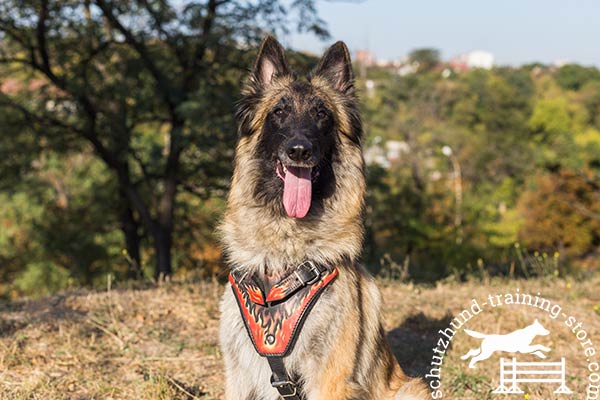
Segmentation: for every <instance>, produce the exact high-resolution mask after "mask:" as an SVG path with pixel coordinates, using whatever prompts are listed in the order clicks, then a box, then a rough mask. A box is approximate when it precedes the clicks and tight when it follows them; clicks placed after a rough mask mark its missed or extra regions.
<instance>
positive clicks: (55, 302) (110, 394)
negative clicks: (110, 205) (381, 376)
mask: <svg viewBox="0 0 600 400" xmlns="http://www.w3.org/2000/svg"><path fill="white" fill-rule="evenodd" d="M599 283H600V279H598V278H594V279H589V280H587V281H585V282H575V281H567V280H560V279H555V278H544V279H536V280H527V281H507V280H493V279H492V280H491V281H489V282H487V283H486V284H483V283H481V282H479V281H472V282H467V283H461V284H459V283H453V282H447V283H441V284H438V285H436V286H429V287H427V286H415V285H410V284H408V285H407V284H399V283H394V282H389V281H380V286H381V289H382V292H383V295H384V299H385V300H384V301H385V303H384V310H383V311H384V316H385V327H386V329H387V330H388V339H389V340H390V342H391V343H392V346H393V348H394V351H395V353H396V355H397V357H398V359H399V360H400V363H401V365H402V366H403V367H404V369H405V370H406V371H407V372H408V373H410V374H412V375H421V376H422V375H424V374H426V373H427V372H428V371H429V370H430V368H431V365H430V362H431V357H432V355H433V353H432V348H433V347H435V345H436V342H437V340H438V334H437V332H438V330H440V329H445V328H446V327H448V324H449V322H450V320H451V318H452V317H454V316H456V315H457V314H458V313H460V312H461V311H462V310H463V309H464V308H466V307H467V306H469V305H470V304H471V299H473V298H475V299H477V300H478V301H480V302H481V301H485V298H486V297H487V296H488V295H489V294H500V293H514V292H515V290H516V289H517V288H519V289H520V291H521V292H522V293H525V292H528V293H533V294H535V293H537V292H538V291H539V292H540V293H541V294H542V296H544V297H546V298H547V299H550V300H551V301H552V302H553V303H556V304H560V306H561V307H562V311H563V312H565V313H567V314H568V315H572V316H574V317H575V318H577V320H578V321H582V322H583V328H585V330H586V332H587V334H588V335H589V336H590V337H591V338H592V340H593V339H594V338H599V337H600V335H599V334H600V319H599V318H600V317H599V315H598V313H599V311H598V305H599V304H600V291H598V290H597V287H598V284H599ZM222 290H223V287H222V286H221V285H219V284H217V283H209V282H201V283H172V284H169V285H165V286H162V287H153V288H145V289H135V290H134V289H113V290H110V291H105V292H86V291H77V292H71V293H66V294H62V295H58V296H53V297H49V298H44V299H40V300H22V301H15V302H12V303H8V304H4V305H2V306H0V398H1V399H45V400H46V399H48V400H50V399H73V400H75V399H77V400H83V399H107V400H108V399H115V400H116V399H136V400H137V399H175V400H177V399H202V400H213V399H221V398H223V376H222V359H221V355H220V352H219V348H218V318H219V312H218V301H219V297H220V295H221V292H222ZM535 318H537V319H539V320H540V322H541V323H542V324H543V325H544V326H545V327H546V328H547V329H549V330H550V331H551V335H549V336H547V337H538V338H537V339H536V341H535V343H541V344H545V345H547V346H549V347H551V348H552V349H553V350H552V352H550V353H549V356H548V360H551V361H554V360H555V359H560V357H561V356H564V357H566V359H567V366H568V369H567V384H568V386H569V387H570V388H571V389H572V390H573V391H574V392H575V393H578V394H577V395H575V394H574V395H573V397H570V396H567V395H560V396H559V395H554V394H553V392H552V391H553V389H554V387H553V386H552V385H550V384H539V383H537V384H528V386H523V388H525V389H527V392H528V394H529V396H530V397H529V398H530V399H543V400H549V399H554V398H557V399H567V398H584V397H585V396H584V395H583V394H582V393H585V390H586V385H587V375H588V374H587V372H586V371H587V370H586V369H587V361H586V357H585V356H584V355H583V350H582V346H581V344H580V342H579V341H578V340H577V338H576V337H575V335H574V333H573V332H572V331H571V330H570V329H569V328H568V327H566V326H565V325H564V322H563V321H562V320H561V318H557V319H552V318H551V317H550V316H549V314H548V313H547V312H546V311H543V310H540V309H536V308H532V307H528V306H522V305H521V306H517V305H506V306H503V307H497V308H493V309H486V310H485V312H482V313H481V314H479V315H477V316H475V317H474V318H473V319H471V320H469V321H468V322H467V323H466V325H465V326H466V327H467V328H468V329H472V330H477V331H481V332H486V333H507V332H510V331H512V330H514V329H517V328H522V327H524V326H526V325H528V324H529V323H531V322H533V319H535ZM478 345H479V341H477V340H476V339H473V338H471V337H470V336H468V335H466V334H465V333H464V332H462V331H458V332H457V333H456V335H455V337H454V339H453V340H452V342H451V345H450V348H449V350H447V352H446V354H445V357H444V362H443V366H442V385H443V392H444V395H445V396H444V398H449V399H492V398H493V399H502V398H506V399H521V398H524V396H523V395H511V396H504V397H503V396H500V395H492V394H491V391H492V390H493V389H494V388H495V387H496V386H497V385H498V360H499V357H498V356H497V355H494V356H493V357H492V358H490V359H488V360H486V361H483V362H481V363H480V364H479V365H478V368H477V369H475V370H472V369H469V368H467V364H466V362H465V361H462V360H460V358H459V357H460V356H461V355H462V354H465V353H466V352H467V351H468V350H469V349H470V348H473V347H477V346H478ZM598 349H599V350H600V342H598ZM505 356H506V355H505ZM528 357H529V358H528ZM530 358H531V356H519V359H520V360H521V359H524V360H525V359H530ZM531 360H533V361H535V360H536V359H535V357H534V359H531Z"/></svg>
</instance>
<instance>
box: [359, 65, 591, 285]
mask: <svg viewBox="0 0 600 400" xmlns="http://www.w3.org/2000/svg"><path fill="white" fill-rule="evenodd" d="M597 72H598V71H597V70H595V69H593V68H592V69H586V68H579V67H578V68H574V67H573V68H567V69H561V70H558V71H552V70H549V69H543V68H542V67H540V66H538V67H536V68H529V67H523V68H516V69H515V68H498V69H492V70H483V69H477V70H472V71H467V72H462V73H456V74H451V75H450V76H449V77H447V78H444V77H442V76H441V74H436V73H433V72H431V71H430V72H425V71H419V72H417V73H416V74H414V75H408V76H405V77H397V76H394V75H391V74H390V75H387V76H386V75H384V74H382V72H381V71H377V72H376V73H375V74H373V75H369V76H368V78H369V79H373V80H375V83H376V85H375V90H374V91H372V92H371V93H369V96H367V97H366V104H365V112H364V115H365V116H366V118H365V120H366V121H365V125H366V129H367V133H368V135H369V136H368V138H367V143H368V146H370V147H371V149H369V150H368V151H367V153H370V152H373V149H374V148H379V149H380V150H379V151H380V152H383V153H386V152H387V151H388V149H387V148H386V143H389V142H390V141H396V142H401V143H403V146H404V149H405V150H403V151H402V152H401V153H400V154H399V155H396V158H395V159H391V160H388V162H389V166H388V165H386V166H385V168H377V167H373V166H372V167H371V168H370V173H369V175H368V177H369V188H370V193H369V197H368V207H367V215H368V219H367V223H368V228H367V232H368V236H367V243H366V244H367V251H366V253H365V256H366V259H367V260H368V264H369V265H370V266H371V268H372V269H373V270H375V271H377V270H378V269H380V268H382V267H383V268H384V270H385V271H388V270H390V268H392V267H393V266H395V268H396V269H398V268H400V270H401V271H402V272H403V273H404V269H406V268H407V269H408V275H409V276H410V277H411V278H413V279H427V280H430V279H435V278H439V277H441V276H444V275H448V274H454V275H456V276H459V277H462V276H465V275H468V274H470V273H471V272H470V271H472V272H474V271H478V270H479V272H477V274H478V275H480V274H481V273H480V272H481V270H484V271H487V272H486V273H488V272H493V273H502V274H509V273H510V274H512V273H517V274H523V275H524V274H529V275H532V274H534V273H535V274H542V275H545V274H547V272H548V271H545V268H542V269H544V271H541V270H540V268H541V267H540V265H546V264H547V263H546V261H545V259H543V256H542V255H543V254H546V255H547V254H559V255H560V256H559V257H560V264H561V265H562V266H563V268H565V269H568V268H580V269H590V268H593V265H594V260H596V262H597V260H598V259H599V258H600V251H599V247H598V246H599V245H600V225H599V223H600V212H599V210H598V206H597V204H600V185H599V184H598V182H600V180H599V177H600V151H599V150H600V132H599V130H598V128H597V118H596V115H597V111H598V106H599V104H600V103H599V99H600V97H599V90H600V86H598V85H597V83H596V81H594V80H593V79H595V78H594V77H595V76H596V73H597ZM571 73H573V74H574V75H577V76H576V78H577V79H576V80H577V82H580V83H581V84H580V85H578V86H577V87H575V86H574V84H573V83H571V84H568V85H567V84H566V83H565V82H566V77H567V76H568V75H569V74H571ZM574 81H575V78H574V77H573V82H574ZM574 89H578V91H575V90H574ZM443 146H449V147H450V149H451V153H449V155H448V154H446V155H444V154H443V153H442V151H441V149H442V147H443ZM458 168H459V169H460V171H458V170H457V169H458ZM457 174H458V175H457ZM457 179H458V181H459V182H460V186H456V185H457ZM457 196H460V203H458V201H459V200H458V197H457ZM515 243H521V244H522V245H523V246H524V247H521V248H520V252H519V253H518V254H517V253H516V252H515V251H514V244H515ZM525 247H526V248H527V249H530V250H529V252H531V254H533V253H534V252H536V251H539V254H542V255H540V256H539V257H537V256H533V255H531V254H530V253H529V252H527V251H525V250H524V248H525ZM540 257H541V259H542V261H544V262H541V261H540V260H538V258H540ZM550 258H551V259H552V260H551V261H552V263H551V264H552V266H554V265H555V263H556V262H558V259H554V258H552V257H550ZM550 258H549V259H550ZM523 260H525V261H523ZM528 260H529V261H528ZM522 264H523V265H525V267H523V266H522ZM515 265H517V266H521V268H517V269H516V272H515V268H514V266H515ZM400 266H401V267H400ZM552 268H554V267H552ZM538 270H540V271H538ZM554 270H555V268H554V269H552V271H550V272H549V273H554ZM388 272H389V271H388ZM388 272H385V273H388Z"/></svg>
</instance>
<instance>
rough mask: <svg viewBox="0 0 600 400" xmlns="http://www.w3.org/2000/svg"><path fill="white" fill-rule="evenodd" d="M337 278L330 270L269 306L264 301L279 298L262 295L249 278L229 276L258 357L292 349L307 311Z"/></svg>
mask: <svg viewBox="0 0 600 400" xmlns="http://www.w3.org/2000/svg"><path fill="white" fill-rule="evenodd" d="M337 275H338V269H337V268H333V269H332V270H331V271H328V272H326V273H325V274H324V275H323V276H322V277H321V279H320V280H319V281H317V282H315V283H313V284H312V285H308V286H305V287H302V288H300V289H298V290H297V291H296V292H294V293H292V294H291V295H289V296H288V297H286V298H285V299H283V300H281V301H278V302H272V303H271V304H269V303H267V302H266V301H265V298H267V299H269V298H274V297H275V298H278V297H280V296H275V294H274V293H269V294H267V296H265V295H264V294H263V292H262V290H261V289H260V287H259V286H258V285H257V284H256V283H255V282H254V280H252V278H246V279H243V280H241V281H238V280H236V279H235V278H234V276H233V275H232V274H229V282H230V283H231V288H232V289H233V293H234V295H235V298H236V300H237V303H238V306H239V308H240V313H241V314H242V319H243V320H244V324H245V325H246V329H247V330H248V334H249V335H250V338H251V339H252V343H253V344H254V348H255V349H256V351H257V352H258V353H259V354H260V355H261V356H271V357H275V356H276V357H283V356H285V355H286V354H287V353H288V352H289V351H290V350H291V349H292V347H293V345H294V342H295V341H296V337H297V336H298V334H299V332H300V329H301V327H302V324H303V323H304V320H305V319H306V316H307V315H308V313H309V312H310V309H311V308H312V307H313V306H314V304H315V302H316V301H317V299H318V297H319V296H320V295H321V293H322V292H323V290H325V288H326V287H327V286H328V285H329V284H330V283H331V282H332V281H333V280H334V279H335V278H336V277H337Z"/></svg>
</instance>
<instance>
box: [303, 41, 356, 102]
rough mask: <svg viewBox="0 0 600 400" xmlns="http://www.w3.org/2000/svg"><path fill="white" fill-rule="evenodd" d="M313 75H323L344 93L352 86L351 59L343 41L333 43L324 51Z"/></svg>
mask: <svg viewBox="0 0 600 400" xmlns="http://www.w3.org/2000/svg"><path fill="white" fill-rule="evenodd" d="M313 75H319V76H322V77H324V78H325V79H327V80H328V81H329V82H330V83H331V85H332V86H333V87H334V88H335V89H336V90H339V91H340V92H344V93H345V92H347V91H348V90H349V89H351V88H352V87H353V84H354V74H353V73H352V61H350V53H349V52H348V47H346V45H345V44H344V42H337V43H335V44H334V45H333V46H331V47H330V48H329V49H328V50H327V51H326V52H325V54H324V55H323V57H322V58H321V61H319V65H317V68H316V69H315V72H314V74H313Z"/></svg>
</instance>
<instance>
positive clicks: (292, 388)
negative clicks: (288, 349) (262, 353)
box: [267, 357, 303, 400]
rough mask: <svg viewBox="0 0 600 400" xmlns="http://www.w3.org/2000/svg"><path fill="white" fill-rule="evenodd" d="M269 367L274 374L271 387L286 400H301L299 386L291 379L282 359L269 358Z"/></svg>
mask: <svg viewBox="0 0 600 400" xmlns="http://www.w3.org/2000/svg"><path fill="white" fill-rule="evenodd" d="M267 361H268V362H269V367H271V371H272V372H273V374H272V375H271V386H273V387H274V388H275V389H277V391H278V392H279V395H280V396H281V397H282V398H284V399H285V400H301V399H302V398H303V397H302V396H301V395H300V391H299V389H298V384H297V383H296V382H295V381H294V380H293V379H292V378H291V377H290V375H289V374H288V372H287V370H286V368H285V365H284V364H283V358H282V357H267Z"/></svg>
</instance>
